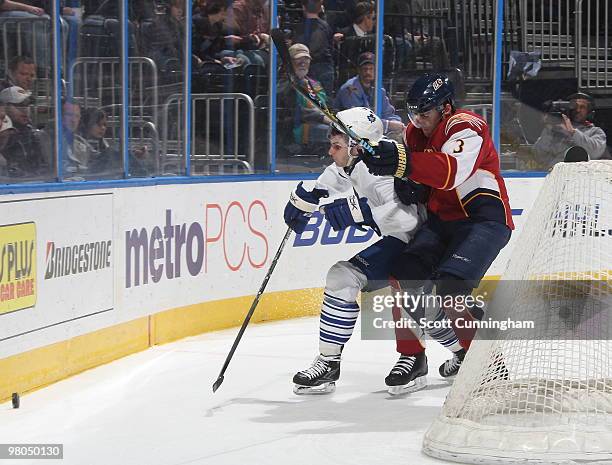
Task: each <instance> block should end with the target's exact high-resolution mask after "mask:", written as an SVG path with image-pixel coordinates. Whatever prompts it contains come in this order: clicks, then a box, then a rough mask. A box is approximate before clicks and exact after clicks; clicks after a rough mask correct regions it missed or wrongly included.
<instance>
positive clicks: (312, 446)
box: [0, 318, 449, 465]
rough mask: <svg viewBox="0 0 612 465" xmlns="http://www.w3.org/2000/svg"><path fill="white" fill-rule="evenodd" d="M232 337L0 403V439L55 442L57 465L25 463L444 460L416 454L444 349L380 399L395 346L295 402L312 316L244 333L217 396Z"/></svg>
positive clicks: (371, 351) (362, 357)
mask: <svg viewBox="0 0 612 465" xmlns="http://www.w3.org/2000/svg"><path fill="white" fill-rule="evenodd" d="M236 334H237V329H231V330H226V331H220V332H216V333H208V334H203V335H201V336H197V337H192V338H189V339H184V340H181V341H178V342H175V343H172V344H167V345H163V346H157V347H153V348H151V349H149V350H147V351H144V352H141V353H138V354H134V355H132V356H129V357H126V358H123V359H121V360H117V361H115V362H113V363H110V364H108V365H104V366H102V367H99V368H96V369H93V370H89V371H87V372H85V373H82V374H79V375H77V376H74V377H72V378H69V379H67V380H64V381H61V382H59V383H56V384H53V385H51V386H49V387H47V388H45V389H41V390H38V391H36V392H33V393H31V394H29V395H24V396H23V397H22V399H21V408H20V409H13V408H12V407H11V404H10V403H5V404H0V443H21V444H23V443H30V444H31V443H63V444H64V460H63V461H49V462H47V461H41V460H36V461H32V462H29V461H28V460H15V461H13V460H10V461H6V463H15V464H17V465H25V464H26V463H35V464H37V465H43V464H45V463H61V464H62V465H68V464H70V465H72V464H74V465H97V464H100V465H132V464H133V465H187V464H190V465H191V464H206V465H220V464H228V465H229V464H231V465H252V464H266V465H276V464H279V465H285V464H291V465H301V464H304V465H327V464H347V465H361V464H368V465H376V464H381V465H393V464H405V465H412V464H441V463H443V462H440V461H437V460H434V459H432V458H429V457H427V456H425V455H423V453H422V452H421V442H422V438H423V434H424V432H425V430H426V429H427V427H428V426H429V424H430V423H431V422H432V420H433V419H434V417H435V416H436V415H437V414H438V413H439V411H440V407H441V405H442V403H443V400H444V397H445V396H446V394H447V392H448V389H449V388H448V384H447V383H446V382H445V381H443V380H442V379H441V378H440V376H439V375H438V365H440V363H442V362H443V361H444V360H445V359H446V358H447V357H448V354H449V352H447V351H446V350H445V349H443V348H441V347H439V346H438V345H437V344H436V343H433V342H429V344H428V348H427V353H428V358H429V375H428V380H429V385H428V387H427V388H426V389H425V390H422V391H419V392H416V393H412V394H409V395H407V396H405V397H391V396H389V394H387V392H386V389H385V384H384V377H385V376H386V375H387V373H388V372H389V370H390V368H391V367H392V366H393V364H394V363H395V361H396V359H397V353H396V352H395V343H394V341H364V340H361V338H360V337H359V332H358V329H357V330H356V333H355V334H354V336H353V338H352V339H351V341H350V342H349V344H348V345H347V347H346V348H345V350H344V353H343V361H342V370H341V371H342V373H341V377H340V380H339V381H338V383H337V388H336V392H335V393H334V394H331V395H328V396H296V395H295V394H293V392H292V383H291V378H292V377H293V374H294V373H295V372H296V371H299V370H302V369H304V368H307V367H308V366H309V365H310V363H311V362H312V360H313V358H314V356H315V355H316V353H317V343H318V320H317V319H316V318H301V319H297V320H291V321H283V322H274V323H265V324H258V325H252V326H250V327H249V328H248V329H247V331H246V333H245V335H244V337H243V339H242V342H241V343H240V345H239V346H238V350H237V352H236V354H235V355H234V358H233V360H232V362H231V363H230V366H229V368H228V371H227V372H226V376H225V381H224V383H223V384H222V386H221V387H220V389H219V390H218V391H217V392H216V393H215V394H213V393H212V389H211V386H212V383H213V382H214V381H215V380H216V378H217V375H218V373H219V370H220V369H221V366H222V364H223V361H224V360H225V357H226V355H227V353H228V351H229V349H230V347H231V344H232V342H233V340H234V338H235V336H236Z"/></svg>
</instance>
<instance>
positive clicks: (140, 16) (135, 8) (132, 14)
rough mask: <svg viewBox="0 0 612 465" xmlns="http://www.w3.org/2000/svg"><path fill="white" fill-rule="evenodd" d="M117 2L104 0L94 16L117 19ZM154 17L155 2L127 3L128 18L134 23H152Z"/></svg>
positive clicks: (145, 0) (139, 1)
mask: <svg viewBox="0 0 612 465" xmlns="http://www.w3.org/2000/svg"><path fill="white" fill-rule="evenodd" d="M119 4H120V3H119V2H118V1H117V0H106V1H104V2H102V3H101V4H100V6H99V7H98V9H97V10H96V11H95V13H94V14H96V15H100V16H104V17H105V18H119ZM154 17H155V0H132V1H129V2H128V18H129V19H130V21H133V22H135V23H141V22H143V21H152V20H153V18H154Z"/></svg>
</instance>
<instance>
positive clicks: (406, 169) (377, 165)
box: [360, 140, 410, 179]
mask: <svg viewBox="0 0 612 465" xmlns="http://www.w3.org/2000/svg"><path fill="white" fill-rule="evenodd" d="M373 148H374V155H372V154H370V153H369V152H367V151H365V150H364V151H362V152H361V156H360V158H361V160H362V161H363V162H364V163H365V164H366V166H367V167H368V171H370V173H372V174H375V175H376V176H394V177H396V178H400V179H405V178H407V177H408V175H409V174H410V153H409V152H408V149H407V148H406V146H405V145H404V144H398V143H397V142H395V141H389V140H381V141H379V142H378V144H376V145H373Z"/></svg>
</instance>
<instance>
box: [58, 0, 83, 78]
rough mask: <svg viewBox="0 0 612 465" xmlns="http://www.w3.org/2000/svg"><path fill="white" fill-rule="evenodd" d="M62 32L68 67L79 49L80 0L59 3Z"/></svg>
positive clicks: (81, 17)
mask: <svg viewBox="0 0 612 465" xmlns="http://www.w3.org/2000/svg"><path fill="white" fill-rule="evenodd" d="M60 4H61V11H62V34H63V35H64V37H65V39H64V40H65V41H66V43H67V48H66V54H67V55H68V67H70V65H71V64H72V62H74V60H75V59H76V58H77V55H78V53H79V52H78V50H79V30H80V28H81V25H82V24H83V7H82V6H81V4H80V0H65V1H62V2H61V3H60Z"/></svg>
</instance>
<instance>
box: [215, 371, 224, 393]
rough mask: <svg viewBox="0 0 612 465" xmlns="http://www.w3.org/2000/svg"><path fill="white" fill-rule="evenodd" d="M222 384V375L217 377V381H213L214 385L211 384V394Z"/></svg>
mask: <svg viewBox="0 0 612 465" xmlns="http://www.w3.org/2000/svg"><path fill="white" fill-rule="evenodd" d="M222 383H223V375H221V376H219V377H218V378H217V381H215V383H214V384H213V393H215V392H217V389H219V387H220V386H221V384H222Z"/></svg>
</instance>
